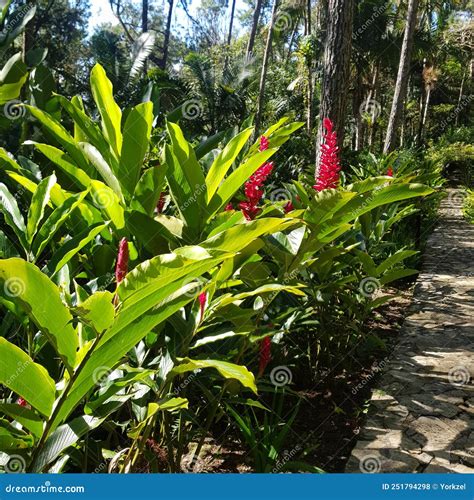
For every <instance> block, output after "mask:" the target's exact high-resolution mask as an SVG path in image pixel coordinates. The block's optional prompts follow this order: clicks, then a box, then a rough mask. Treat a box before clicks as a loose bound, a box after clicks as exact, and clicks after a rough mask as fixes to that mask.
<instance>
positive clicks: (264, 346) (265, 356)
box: [258, 337, 272, 377]
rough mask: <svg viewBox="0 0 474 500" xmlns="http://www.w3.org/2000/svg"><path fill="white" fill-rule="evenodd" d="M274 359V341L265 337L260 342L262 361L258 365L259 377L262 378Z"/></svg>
mask: <svg viewBox="0 0 474 500" xmlns="http://www.w3.org/2000/svg"><path fill="white" fill-rule="evenodd" d="M271 359H272V341H271V339H270V337H265V338H263V339H262V341H261V342H260V359H259V365H258V376H259V377H260V376H261V375H262V374H263V372H264V371H265V368H266V367H267V365H268V363H270V360H271Z"/></svg>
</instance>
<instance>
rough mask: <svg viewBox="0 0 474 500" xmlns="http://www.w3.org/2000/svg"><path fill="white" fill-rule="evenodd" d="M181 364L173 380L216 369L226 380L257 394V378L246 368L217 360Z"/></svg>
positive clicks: (173, 370) (189, 361)
mask: <svg viewBox="0 0 474 500" xmlns="http://www.w3.org/2000/svg"><path fill="white" fill-rule="evenodd" d="M180 361H181V362H180V364H179V365H177V366H175V367H174V368H173V369H172V370H171V372H170V373H169V375H168V377H169V378H173V377H175V376H176V375H180V374H182V373H186V372H190V371H194V370H197V369H202V368H215V369H216V370H217V371H218V372H219V373H220V374H221V375H222V376H223V377H224V378H226V379H235V380H238V381H239V382H240V383H241V384H242V385H243V386H244V387H248V388H249V389H250V390H252V391H253V392H254V393H255V394H257V386H256V385H255V377H254V375H253V373H252V372H249V371H248V370H247V368H246V367H245V366H240V365H236V364H234V363H228V362H227V361H219V360H215V359H189V358H184V359H182V360H180Z"/></svg>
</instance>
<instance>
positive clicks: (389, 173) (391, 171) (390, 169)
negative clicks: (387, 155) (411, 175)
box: [387, 167, 393, 177]
mask: <svg viewBox="0 0 474 500" xmlns="http://www.w3.org/2000/svg"><path fill="white" fill-rule="evenodd" d="M387 175H388V176H389V177H393V168H392V167H388V168H387Z"/></svg>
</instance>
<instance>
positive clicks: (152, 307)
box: [53, 281, 194, 428]
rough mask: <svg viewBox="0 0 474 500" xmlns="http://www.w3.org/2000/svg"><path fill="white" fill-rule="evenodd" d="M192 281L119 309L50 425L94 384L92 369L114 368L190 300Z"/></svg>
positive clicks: (69, 409) (65, 413)
mask: <svg viewBox="0 0 474 500" xmlns="http://www.w3.org/2000/svg"><path fill="white" fill-rule="evenodd" d="M193 285H194V284H189V285H186V286H184V287H183V286H182V282H181V281H177V282H174V283H169V284H168V285H165V286H162V287H161V288H160V289H159V290H158V291H157V292H156V293H154V294H153V295H152V296H148V297H146V298H145V299H143V300H141V301H138V302H137V303H136V304H135V305H134V306H133V307H127V308H123V309H121V311H120V312H119V314H118V316H117V317H116V319H115V322H114V325H112V328H111V329H110V330H107V331H106V332H105V335H104V336H103V337H102V341H101V342H99V344H98V347H97V348H96V350H95V351H94V352H93V353H92V355H91V356H90V358H89V359H88V360H87V362H86V363H85V365H84V366H83V367H82V369H81V370H80V373H79V375H78V376H77V378H76V379H75V380H74V383H73V385H72V387H71V389H70V391H69V393H68V397H67V399H66V400H65V402H64V404H63V405H62V407H61V409H60V411H59V412H58V415H57V417H56V419H55V421H54V422H53V428H54V426H55V425H57V424H58V423H59V422H61V421H63V420H64V419H65V418H67V416H68V415H69V414H70V412H71V411H73V410H74V408H75V407H76V405H77V403H78V402H79V401H80V400H81V399H82V398H83V397H84V396H85V395H86V394H87V392H88V391H89V390H90V389H91V388H92V387H93V386H94V383H95V382H94V372H96V370H98V369H104V367H108V368H114V367H115V366H117V364H118V363H119V362H120V360H121V359H122V358H123V356H125V355H126V353H127V352H128V351H130V349H131V348H132V347H133V346H134V345H136V344H137V343H138V342H140V340H142V339H143V338H144V337H145V336H146V335H148V333H150V332H151V331H152V330H153V328H155V327H156V326H157V325H159V324H160V323H162V322H163V321H164V320H166V319H167V318H169V317H170V316H171V315H173V314H174V313H175V312H177V311H179V310H180V309H181V308H182V307H184V305H186V304H187V303H188V302H190V301H191V300H193V298H194V297H193V295H191V294H190V293H189V292H190V290H192V289H193Z"/></svg>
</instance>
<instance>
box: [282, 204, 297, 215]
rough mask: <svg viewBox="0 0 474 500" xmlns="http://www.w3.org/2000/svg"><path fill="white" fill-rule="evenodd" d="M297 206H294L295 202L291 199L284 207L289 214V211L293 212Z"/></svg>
mask: <svg viewBox="0 0 474 500" xmlns="http://www.w3.org/2000/svg"><path fill="white" fill-rule="evenodd" d="M294 209H295V207H294V206H293V203H292V202H291V201H289V202H288V203H287V204H286V205H285V206H284V207H283V210H284V211H285V214H287V213H288V212H291V211H292V210H294Z"/></svg>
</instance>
